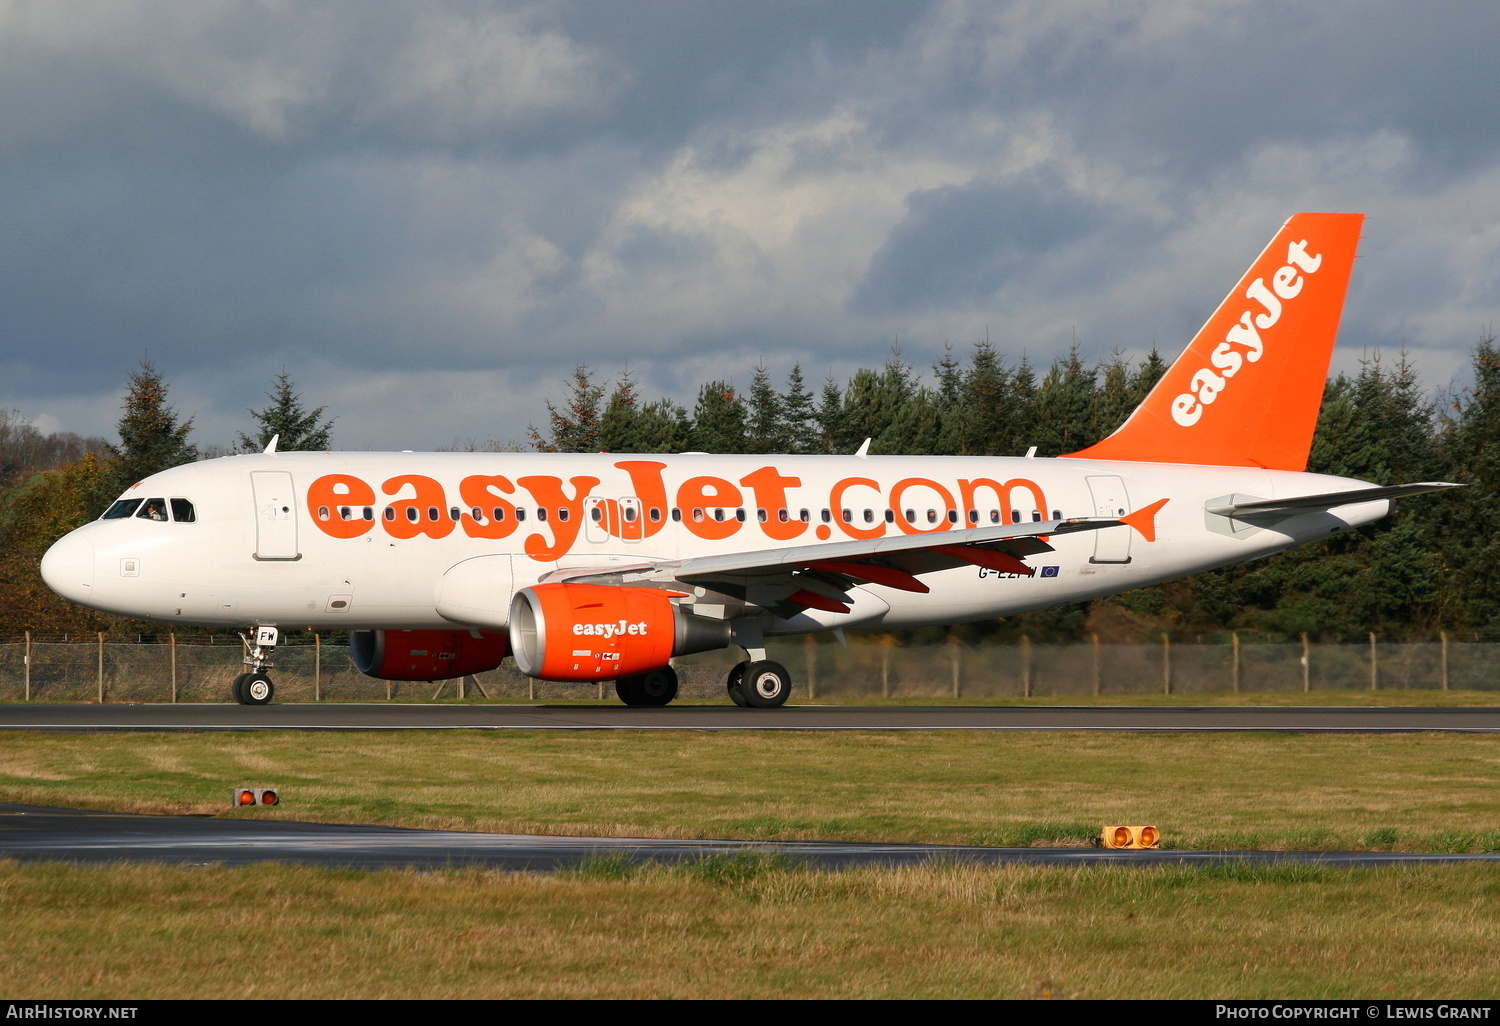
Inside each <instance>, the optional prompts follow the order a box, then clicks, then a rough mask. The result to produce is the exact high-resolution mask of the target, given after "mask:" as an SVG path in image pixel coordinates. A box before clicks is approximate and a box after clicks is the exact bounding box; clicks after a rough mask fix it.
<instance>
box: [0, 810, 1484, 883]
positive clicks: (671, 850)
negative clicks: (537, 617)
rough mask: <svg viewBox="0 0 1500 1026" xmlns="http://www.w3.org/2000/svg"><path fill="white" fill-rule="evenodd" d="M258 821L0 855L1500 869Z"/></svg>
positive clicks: (201, 824)
mask: <svg viewBox="0 0 1500 1026" xmlns="http://www.w3.org/2000/svg"><path fill="white" fill-rule="evenodd" d="M255 815H257V816H261V817H264V818H259V819H246V818H235V819H214V818H210V817H197V816H138V815H131V814H128V813H118V812H86V811H79V810H76V809H53V808H45V807H42V806H35V805H12V804H3V803H0V858H12V859H19V860H26V861H34V860H45V861H60V862H72V863H119V862H168V863H177V864H187V865H202V864H221V865H250V864H255V863H267V862H271V863H276V862H280V863H305V864H312V865H321V866H352V867H355V868H361V869H389V868H408V867H410V868H416V869H442V868H451V867H462V866H479V867H485V868H491V869H508V870H529V871H542V872H547V871H554V870H558V869H566V868H569V867H574V866H578V865H579V864H580V863H582V862H584V861H585V860H586V859H588V858H590V857H597V856H600V855H613V856H621V857H624V858H626V859H629V860H631V861H640V862H647V861H649V862H662V863H673V862H688V861H693V860H696V859H702V858H705V857H708V856H714V855H732V854H738V853H745V852H750V853H759V854H766V855H769V854H773V853H774V854H779V855H782V856H785V857H787V858H789V859H791V860H793V861H795V862H796V863H798V864H805V865H810V866H814V867H818V868H824V869H838V868H846V867H850V866H862V865H884V866H901V865H922V864H930V863H934V862H942V863H972V864H980V865H996V864H1020V863H1026V864H1033V865H1074V866H1076V865H1098V864H1113V865H1193V864H1201V863H1226V862H1229V863H1251V864H1256V865H1270V864H1275V863H1312V864H1320V865H1329V866H1350V867H1353V866H1381V865H1391V864H1394V863H1414V862H1427V863H1434V862H1435V863H1460V862H1491V863H1493V862H1500V854H1497V855H1449V854H1412V853H1400V852H1337V851H1335V852H1328V851H1319V852H1298V851H1173V850H1158V851H1107V850H1103V849H1098V848H984V847H976V846H961V845H942V844H835V843H827V842H820V841H778V842H758V841H733V840H725V841H663V840H655V839H650V838H619V837H535V836H528V835H520V834H477V833H461V832H458V831H447V830H403V829H400V828H397V827H374V826H347V825H338V824H323V823H299V822H296V821H292V820H288V819H285V818H283V816H284V810H283V809H274V810H273V809H264V810H257V811H256V813H255Z"/></svg>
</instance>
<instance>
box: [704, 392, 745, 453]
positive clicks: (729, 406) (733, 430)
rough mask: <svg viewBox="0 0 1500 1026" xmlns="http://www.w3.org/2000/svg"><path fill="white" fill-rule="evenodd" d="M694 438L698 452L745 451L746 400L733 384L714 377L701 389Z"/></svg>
mask: <svg viewBox="0 0 1500 1026" xmlns="http://www.w3.org/2000/svg"><path fill="white" fill-rule="evenodd" d="M691 438H692V446H693V449H694V450H695V451H697V452H715V453H734V452H744V451H745V403H744V401H743V400H741V399H740V397H739V396H738V395H737V394H736V393H735V390H734V386H733V385H730V384H729V383H727V382H724V381H710V382H709V383H708V384H706V385H704V386H703V387H702V388H700V389H699V390H698V405H697V407H696V408H695V409H694V410H693V427H692V435H691Z"/></svg>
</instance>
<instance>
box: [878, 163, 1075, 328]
mask: <svg viewBox="0 0 1500 1026" xmlns="http://www.w3.org/2000/svg"><path fill="white" fill-rule="evenodd" d="M907 203H908V206H909V207H910V213H909V214H908V215H907V217H906V218H905V219H904V220H903V221H902V222H901V223H900V224H899V225H897V226H896V228H895V229H894V230H893V231H892V232H891V234H890V237H889V238H888V239H887V240H886V243H885V245H884V246H883V247H881V249H880V251H879V252H878V253H876V254H875V258H874V259H873V260H872V261H871V263H870V270H869V273H867V274H866V275H865V278H864V280H863V281H862V282H860V284H859V287H858V289H857V290H856V291H855V293H854V295H853V297H852V302H853V307H854V309H856V310H858V311H860V312H865V313H889V312H892V311H898V310H911V309H924V308H928V307H934V306H949V305H953V304H969V303H973V302H974V301H976V300H980V299H983V298H985V297H987V296H989V295H991V294H992V293H994V292H995V291H996V290H998V289H999V288H1001V287H1002V286H1003V285H1005V284H1006V283H1007V282H1008V281H1009V280H1010V279H1011V278H1012V277H1013V276H1015V275H1018V274H1021V275H1024V274H1025V272H1026V271H1027V269H1028V268H1030V267H1032V266H1034V265H1035V263H1036V262H1037V260H1039V259H1040V258H1042V257H1044V256H1045V255H1047V254H1048V253H1050V252H1052V251H1054V250H1056V249H1058V248H1059V247H1062V246H1066V245H1068V244H1069V243H1071V242H1074V241H1076V240H1077V239H1079V238H1081V237H1083V236H1084V235H1085V234H1087V233H1088V232H1089V231H1090V230H1091V229H1093V228H1095V227H1097V226H1098V225H1099V224H1100V222H1101V221H1102V219H1103V216H1104V215H1103V213H1102V212H1101V211H1099V210H1098V209H1096V208H1095V206H1094V205H1093V204H1092V203H1089V202H1087V201H1080V200H1078V199H1073V198H1069V197H1065V196H1060V195H1057V194H1056V193H1055V192H1054V191H1053V190H1050V189H1048V188H1047V187H1045V186H1043V185H1039V184H1030V183H1025V182H1016V183H1012V184H1003V185H1000V184H992V183H986V182H979V183H974V184H971V185H961V186H946V187H944V188H941V189H932V190H928V191H924V192H919V193H914V194H913V195H912V196H910V197H909V198H908V200H907Z"/></svg>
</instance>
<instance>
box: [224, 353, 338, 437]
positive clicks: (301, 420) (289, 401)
mask: <svg viewBox="0 0 1500 1026" xmlns="http://www.w3.org/2000/svg"><path fill="white" fill-rule="evenodd" d="M266 398H267V399H269V400H271V402H270V405H268V406H266V407H265V408H264V409H261V410H251V411H250V416H252V417H254V418H255V422H256V424H257V425H258V426H257V427H256V428H255V433H254V434H253V435H246V434H241V435H240V437H239V439H238V442H237V446H238V448H239V450H240V451H241V452H260V451H262V450H263V449H265V447H266V446H268V445H270V444H271V439H272V438H275V439H276V449H277V451H278V452H323V451H325V450H327V449H331V448H332V447H333V443H332V441H331V439H330V433H331V432H332V430H333V420H332V418H330V419H328V420H325V421H323V422H322V423H319V418H321V417H322V416H323V411H324V410H326V409H327V407H326V406H319V407H318V408H317V409H316V410H310V411H309V410H304V409H303V408H302V396H301V394H300V393H299V392H297V390H296V389H295V388H294V387H293V385H292V378H291V375H289V374H287V372H286V371H285V370H283V371H282V372H281V373H280V374H278V375H276V384H275V386H274V387H273V388H272V390H271V391H269V392H267V393H266Z"/></svg>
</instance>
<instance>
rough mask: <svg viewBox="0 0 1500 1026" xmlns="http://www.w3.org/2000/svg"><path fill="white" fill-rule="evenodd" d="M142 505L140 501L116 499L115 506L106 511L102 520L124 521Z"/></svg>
mask: <svg viewBox="0 0 1500 1026" xmlns="http://www.w3.org/2000/svg"><path fill="white" fill-rule="evenodd" d="M140 504H141V500H140V499H116V500H115V502H114V505H112V506H110V507H109V509H107V510H105V511H104V516H102V517H100V518H99V519H100V520H124V519H125V518H126V517H128V516H130V514H132V513H134V512H135V508H136V507H137V506H139V505H140Z"/></svg>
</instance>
